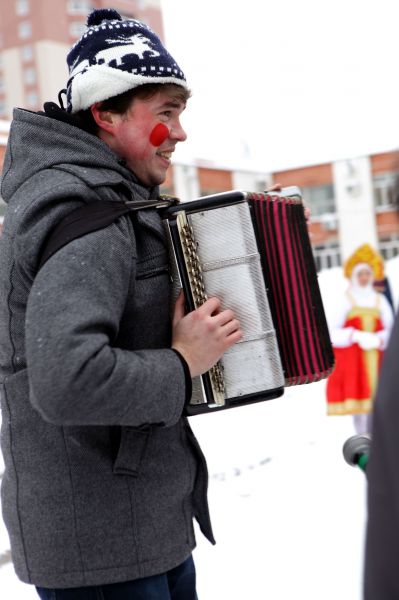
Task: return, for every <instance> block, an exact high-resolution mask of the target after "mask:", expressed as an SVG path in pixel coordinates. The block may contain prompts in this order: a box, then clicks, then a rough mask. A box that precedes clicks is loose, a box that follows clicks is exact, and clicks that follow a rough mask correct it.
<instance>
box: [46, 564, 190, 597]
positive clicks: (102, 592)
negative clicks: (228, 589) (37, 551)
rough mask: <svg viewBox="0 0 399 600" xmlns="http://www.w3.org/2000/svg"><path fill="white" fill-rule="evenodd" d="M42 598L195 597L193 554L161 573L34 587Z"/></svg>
mask: <svg viewBox="0 0 399 600" xmlns="http://www.w3.org/2000/svg"><path fill="white" fill-rule="evenodd" d="M36 590H37V593H38V594H39V596H40V598H41V599H42V600H198V598H197V594H196V591H195V566H194V561H193V558H192V556H190V557H189V558H188V559H187V560H186V561H185V562H184V563H182V564H181V565H179V566H178V567H176V568H175V569H171V570H170V571H167V572H166V573H163V574H162V575H153V576H152V577H144V578H143V579H136V580H135V581H126V582H123V583H110V584H107V585H96V586H89V587H80V588H66V589H49V588H39V587H37V588H36Z"/></svg>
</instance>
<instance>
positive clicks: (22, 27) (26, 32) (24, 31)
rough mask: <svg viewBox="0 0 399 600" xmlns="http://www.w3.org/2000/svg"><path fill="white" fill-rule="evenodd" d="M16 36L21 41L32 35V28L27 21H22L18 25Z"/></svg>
mask: <svg viewBox="0 0 399 600" xmlns="http://www.w3.org/2000/svg"><path fill="white" fill-rule="evenodd" d="M18 35H19V37H20V39H21V40H25V39H27V38H29V37H30V36H31V35H32V26H31V24H30V23H29V21H22V23H20V24H19V25H18Z"/></svg>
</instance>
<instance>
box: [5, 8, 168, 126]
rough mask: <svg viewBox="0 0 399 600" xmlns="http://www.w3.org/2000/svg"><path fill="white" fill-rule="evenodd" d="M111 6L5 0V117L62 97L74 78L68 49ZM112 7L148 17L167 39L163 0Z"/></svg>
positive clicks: (124, 14) (152, 25) (139, 16)
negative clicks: (91, 16) (94, 14)
mask: <svg viewBox="0 0 399 600" xmlns="http://www.w3.org/2000/svg"><path fill="white" fill-rule="evenodd" d="M105 7H109V1H108V0H40V2H38V1H37V0H1V13H2V15H1V19H0V119H11V118H12V111H13V108H14V107H15V106H22V107H24V108H27V109H29V110H39V109H40V108H41V107H42V106H43V102H46V101H49V100H50V101H57V97H58V92H59V91H60V90H61V89H62V88H64V87H65V84H66V81H67V78H68V72H67V67H66V62H65V57H66V54H67V52H68V50H69V49H70V48H71V46H72V45H73V44H74V42H75V41H76V40H77V39H78V38H79V37H80V36H81V34H82V32H83V31H84V30H85V28H86V19H87V15H88V13H89V12H90V11H91V10H92V9H94V8H105ZM112 7H113V8H115V9H116V10H118V11H119V12H120V13H121V14H122V15H123V16H125V17H134V18H138V19H140V20H143V21H145V22H146V23H148V24H149V25H150V27H152V29H154V31H155V32H156V33H157V34H158V35H159V36H160V37H161V38H162V39H163V37H164V31H163V24H162V11H161V6H160V0H113V1H112Z"/></svg>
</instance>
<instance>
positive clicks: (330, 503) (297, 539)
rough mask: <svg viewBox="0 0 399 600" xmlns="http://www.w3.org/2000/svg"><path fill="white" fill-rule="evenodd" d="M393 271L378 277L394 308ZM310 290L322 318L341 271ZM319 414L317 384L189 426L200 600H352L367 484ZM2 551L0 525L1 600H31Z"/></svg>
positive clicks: (344, 421)
mask: <svg viewBox="0 0 399 600" xmlns="http://www.w3.org/2000/svg"><path fill="white" fill-rule="evenodd" d="M398 266H399V260H397V259H394V260H392V261H390V262H389V264H388V268H387V272H388V276H389V278H390V281H391V287H392V291H393V294H394V297H395V300H396V301H397V292H398V291H399V285H398V284H397V275H396V273H397V272H398V270H399V269H398ZM319 281H320V287H321V290H322V295H323V300H324V303H325V306H326V311H327V310H328V307H329V305H330V303H331V302H334V298H336V297H337V294H339V293H341V290H343V289H344V285H345V281H344V280H343V278H342V276H341V270H340V269H332V270H330V271H324V272H322V273H321V274H320V277H319ZM325 406H326V404H325V381H322V382H319V383H314V384H311V385H306V386H298V387H296V388H288V389H287V390H286V393H285V394H284V396H283V397H281V398H278V399H276V400H271V401H269V402H262V403H259V404H254V405H250V406H246V407H241V408H237V409H234V410H228V411H224V412H220V413H217V414H213V415H201V416H196V417H192V418H191V424H192V427H193V429H194V431H195V433H196V435H197V437H198V439H199V441H200V443H201V445H202V447H203V450H204V452H205V454H206V456H207V459H208V466H209V473H210V486H209V491H210V506H211V513H212V518H213V525H214V533H215V537H216V540H217V544H216V546H211V545H210V544H209V543H208V542H207V541H206V540H205V539H204V538H203V537H202V535H201V533H200V532H199V531H198V530H197V541H198V547H197V549H196V550H195V553H194V558H195V561H196V565H197V575H198V593H199V599H200V600H220V599H224V598H228V599H229V600H243V599H245V600H291V598H300V599H302V598H303V599H306V600H321V599H322V600H337V599H338V598H339V600H361V596H362V594H361V586H362V569H363V548H364V532H365V523H366V485H367V481H366V478H365V476H364V474H363V473H362V472H361V471H360V470H359V469H357V468H352V467H350V466H348V465H347V464H346V463H345V461H344V459H343V456H342V446H343V444H344V442H345V441H346V439H348V437H350V436H351V435H354V433H355V431H354V429H353V424H352V417H327V416H326V410H325ZM8 548H9V544H8V538H7V534H6V531H5V529H4V526H3V525H2V524H0V596H1V598H17V599H18V600H20V599H21V600H24V599H25V598H36V594H35V592H34V590H33V588H31V587H30V586H27V585H24V584H22V583H20V582H19V581H18V580H17V579H16V577H15V575H14V572H13V569H12V566H11V564H10V562H7V554H6V552H7V550H8ZM2 563H5V564H3V566H1V565H2Z"/></svg>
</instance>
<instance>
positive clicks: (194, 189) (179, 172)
mask: <svg viewBox="0 0 399 600" xmlns="http://www.w3.org/2000/svg"><path fill="white" fill-rule="evenodd" d="M173 183H174V187H175V192H176V196H177V197H178V198H179V199H180V200H181V202H188V201H189V200H195V199H196V198H198V197H199V196H200V185H199V179H198V171H197V167H195V166H193V165H178V164H174V165H173Z"/></svg>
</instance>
